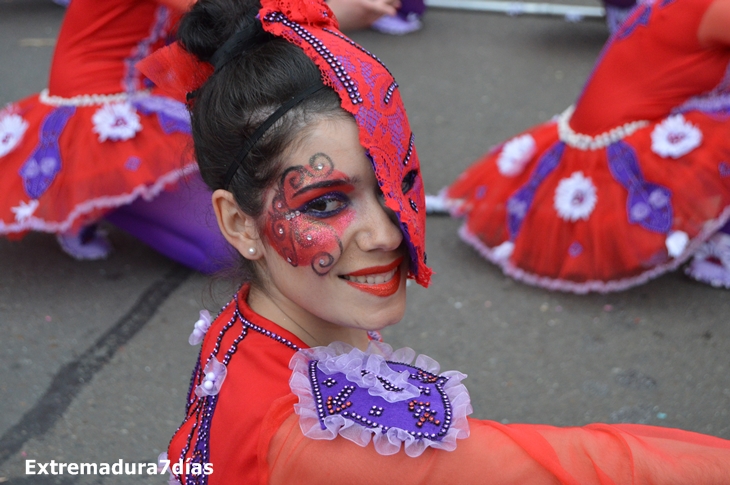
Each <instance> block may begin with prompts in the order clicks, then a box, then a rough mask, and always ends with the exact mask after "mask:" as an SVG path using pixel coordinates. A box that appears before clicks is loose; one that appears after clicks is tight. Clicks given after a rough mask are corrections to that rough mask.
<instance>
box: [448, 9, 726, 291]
mask: <svg viewBox="0 0 730 485" xmlns="http://www.w3.org/2000/svg"><path fill="white" fill-rule="evenodd" d="M710 2H711V0H697V1H695V0H675V1H674V2H669V3H667V2H660V1H656V2H652V3H651V5H650V6H648V7H639V9H637V11H636V12H635V13H634V14H633V15H632V16H631V17H630V18H629V19H628V20H627V21H626V23H625V24H624V27H623V28H622V29H621V30H620V31H619V32H618V33H617V34H616V35H615V36H614V37H612V39H611V40H610V41H609V43H608V44H607V46H606V47H605V48H604V51H603V53H602V54H601V56H600V58H599V62H598V64H597V65H596V67H595V69H594V72H593V74H592V75H591V77H590V78H589V80H588V82H587V84H586V87H585V89H584V91H583V94H582V95H581V96H580V98H579V99H578V102H577V104H576V108H575V112H574V113H573V115H572V117H571V119H570V122H569V123H570V127H571V128H572V129H573V130H574V131H575V132H577V133H583V134H588V135H596V134H599V133H603V132H606V131H609V130H611V129H613V128H616V127H618V126H621V125H623V124H625V123H629V122H633V121H638V120H647V121H649V124H648V126H646V127H644V128H641V129H639V130H638V131H636V132H635V133H634V134H632V135H630V136H628V137H625V138H624V139H623V140H622V141H623V142H625V143H626V144H628V145H629V146H630V147H631V148H632V149H633V150H634V151H635V153H636V157H637V160H638V166H639V169H640V171H641V173H642V175H643V178H644V180H645V181H646V182H649V183H652V184H658V185H660V186H662V187H664V188H666V189H668V190H669V192H670V193H671V205H672V211H673V213H672V216H673V217H672V221H671V228H670V229H669V231H668V232H657V231H653V230H649V229H647V228H645V227H643V226H641V225H640V224H637V223H633V222H630V220H629V217H628V210H629V208H628V199H627V196H628V191H627V189H626V187H625V186H624V185H622V184H620V183H619V182H618V181H617V180H616V179H615V177H614V175H613V174H612V173H611V170H610V168H609V163H608V156H607V150H606V149H605V148H602V149H598V150H580V149H577V148H573V147H571V146H568V145H566V146H565V148H564V151H563V153H562V156H561V157H560V160H559V163H558V164H557V166H556V168H555V169H554V170H553V171H552V172H551V173H550V174H549V175H548V176H546V177H545V179H544V180H543V181H541V182H540V184H539V185H538V186H537V188H536V190H535V193H534V199H533V200H532V203H531V205H530V207H529V209H528V210H527V214H526V216H525V217H524V220H523V222H522V225H521V227H520V229H519V232H518V233H517V234H516V236H514V238H513V239H512V242H513V243H514V250H513V252H512V254H511V256H510V257H509V258H508V259H507V260H504V261H501V262H499V261H498V263H499V264H501V265H502V266H503V268H504V269H505V271H506V272H508V274H510V275H512V276H515V277H517V278H520V279H523V280H525V281H527V282H530V283H534V284H538V285H540V286H546V287H548V288H552V289H563V290H565V289H568V290H571V291H577V292H583V291H588V290H590V289H593V290H598V291H610V290H616V289H624V288H627V287H630V286H634V285H636V284H639V283H642V282H644V281H646V280H647V279H649V278H651V277H655V276H658V275H659V274H661V272H663V271H667V270H670V269H673V268H676V267H677V266H678V265H679V264H680V263H681V262H682V260H674V259H672V258H671V257H670V255H669V254H668V250H667V247H666V239H667V236H668V234H669V233H671V232H673V231H682V232H685V233H686V234H687V235H688V236H689V238H690V240H691V241H690V246H689V247H690V248H694V247H697V246H698V245H699V243H700V242H701V240H703V239H704V238H707V237H709V236H710V235H711V232H709V233H708V231H707V228H708V227H715V228H717V227H718V226H721V225H722V223H723V222H724V220H725V219H726V218H727V217H728V216H730V213H729V212H728V211H730V176H728V173H726V172H727V170H725V168H724V165H723V163H725V164H727V161H728V160H730V137H728V136H727V133H728V130H729V129H730V118H728V115H727V114H721V113H718V114H714V113H712V114H708V113H705V112H701V111H698V110H690V111H688V112H685V113H684V114H683V115H684V118H685V119H686V120H687V121H688V122H690V123H691V124H693V125H694V126H695V127H696V128H698V129H699V130H700V132H701V133H702V142H701V144H700V145H699V146H698V147H697V148H694V149H693V150H691V151H689V152H688V153H686V154H685V155H683V156H681V157H680V158H678V159H675V158H665V157H662V156H660V155H658V154H657V153H655V152H654V151H653V150H652V132H653V131H654V128H655V127H656V125H657V124H658V123H660V122H662V121H663V119H664V118H665V117H666V116H669V115H670V114H671V112H672V110H673V109H675V108H676V107H677V106H679V105H681V104H682V103H684V102H686V101H687V100H688V99H690V98H692V97H693V96H696V95H700V94H702V93H706V92H708V91H712V90H713V89H717V90H721V89H727V86H725V88H723V83H727V82H728V81H730V78H729V77H728V72H730V71H728V69H729V63H730V46H726V47H724V48H712V49H703V48H702V47H701V46H700V45H699V42H698V41H697V28H698V24H699V22H700V20H701V19H702V15H703V13H704V12H705V11H706V9H707V7H708V5H709V4H710ZM665 3H667V5H664V4H665ZM647 12H649V13H650V15H648V16H646V17H645V15H646V14H647ZM644 21H646V22H645V23H644ZM727 22H728V26H729V27H728V28H730V18H728V19H727ZM634 24H635V25H634ZM627 26H630V27H627ZM632 29H633V30H632ZM525 133H526V134H529V135H531V136H532V137H533V138H534V140H535V144H536V149H535V153H534V155H533V156H531V157H530V158H529V161H528V162H527V164H526V166H525V168H524V170H523V171H522V172H521V173H520V174H519V175H516V176H506V175H503V174H502V173H500V171H499V169H498V166H497V160H498V159H499V157H500V155H501V153H502V146H499V147H496V148H495V149H494V150H492V151H490V152H489V153H487V154H486V155H485V156H484V157H483V158H482V159H481V160H479V161H477V162H476V163H475V164H474V165H472V166H471V167H470V168H468V169H467V170H466V171H465V172H464V173H463V174H462V175H461V176H460V177H459V179H457V180H456V181H455V182H454V183H453V184H452V185H451V186H450V187H449V188H448V189H447V196H448V197H450V198H454V199H463V200H464V201H465V205H464V206H463V208H462V214H463V215H465V218H466V225H465V227H466V230H467V231H468V234H470V235H472V236H473V237H474V238H476V239H477V242H475V241H474V239H469V238H467V239H469V241H470V242H471V243H472V244H474V245H475V246H477V247H478V248H479V249H481V250H483V251H484V246H486V247H487V248H495V247H497V246H499V245H500V244H502V243H504V242H505V241H509V240H510V233H509V231H508V208H507V205H508V203H509V201H510V199H511V198H512V197H514V196H515V194H516V193H517V192H518V190H520V189H522V188H524V187H526V186H527V185H528V182H529V181H530V179H531V177H532V176H533V174H534V173H535V169H536V167H537V165H538V162H539V161H540V160H541V158H542V157H543V156H544V155H545V154H546V152H547V151H548V150H549V149H550V148H551V147H554V146H556V144H557V143H558V142H559V136H558V129H557V125H556V123H555V122H548V123H545V124H542V125H539V126H536V127H534V128H531V129H530V130H528V131H526V132H525ZM724 161H725V162H724ZM728 169H730V166H728ZM576 172H581V173H582V174H583V175H584V176H585V177H587V178H589V179H590V180H591V182H592V183H593V185H594V186H595V187H596V196H597V203H596V205H595V208H594V210H593V211H592V212H591V213H590V216H589V217H588V218H585V219H577V220H574V221H568V220H565V219H563V218H561V217H559V214H558V212H557V211H556V209H555V202H554V200H555V194H556V188H557V186H558V184H559V183H560V182H561V181H562V180H565V179H566V178H568V177H570V176H571V175H572V174H574V173H576ZM538 241H539V244H538V243H537V242H538ZM576 248H579V249H576ZM688 254H689V253H687V254H685V255H684V257H685V258H686V257H688Z"/></svg>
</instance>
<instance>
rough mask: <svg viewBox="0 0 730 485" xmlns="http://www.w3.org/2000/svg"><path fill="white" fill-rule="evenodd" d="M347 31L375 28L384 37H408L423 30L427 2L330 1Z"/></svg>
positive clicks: (415, 0)
mask: <svg viewBox="0 0 730 485" xmlns="http://www.w3.org/2000/svg"><path fill="white" fill-rule="evenodd" d="M327 5H328V6H329V7H330V8H331V9H332V11H333V12H334V14H335V17H337V21H338V22H339V24H340V28H341V29H342V30H343V31H345V32H348V31H352V30H358V29H365V28H368V27H369V28H372V29H374V30H377V31H379V32H382V33H384V34H391V35H405V34H410V33H411V32H415V31H417V30H420V29H421V27H423V24H422V23H421V19H422V18H423V14H424V13H425V12H426V4H425V2H424V0H329V1H328V2H327Z"/></svg>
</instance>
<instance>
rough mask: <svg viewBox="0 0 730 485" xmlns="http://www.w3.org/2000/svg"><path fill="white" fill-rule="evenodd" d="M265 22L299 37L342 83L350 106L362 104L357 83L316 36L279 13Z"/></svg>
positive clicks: (273, 13)
mask: <svg viewBox="0 0 730 485" xmlns="http://www.w3.org/2000/svg"><path fill="white" fill-rule="evenodd" d="M264 20H265V21H266V22H272V23H274V22H276V23H281V24H283V25H285V26H286V27H288V28H290V29H291V30H292V31H294V33H295V34H296V35H298V36H299V37H301V38H302V39H303V40H304V41H305V42H306V43H307V44H309V45H310V46H311V47H312V48H313V49H314V50H315V51H316V52H317V54H319V55H320V56H321V57H322V59H324V60H325V62H327V64H328V65H329V67H330V69H332V71H333V72H334V73H335V76H336V77H337V79H338V80H339V81H340V83H342V85H343V86H344V87H345V89H346V91H347V95H348V96H349V98H350V102H351V103H352V104H362V102H363V100H362V96H361V95H360V91H359V90H358V88H357V83H356V82H355V80H354V79H352V77H350V75H349V74H348V73H347V71H346V70H345V68H344V66H343V65H342V62H340V60H339V59H338V58H337V56H335V55H334V54H332V52H330V50H329V49H328V48H327V46H325V45H324V43H323V42H322V41H321V40H319V39H318V38H317V37H316V36H314V35H312V34H311V33H310V32H309V31H308V30H307V29H305V28H304V27H302V26H301V25H299V24H298V23H296V22H292V21H291V20H289V19H288V18H287V17H286V15H284V14H283V13H281V12H272V13H269V14H267V15H266V17H265V18H264Z"/></svg>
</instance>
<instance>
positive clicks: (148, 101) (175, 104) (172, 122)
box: [133, 96, 192, 135]
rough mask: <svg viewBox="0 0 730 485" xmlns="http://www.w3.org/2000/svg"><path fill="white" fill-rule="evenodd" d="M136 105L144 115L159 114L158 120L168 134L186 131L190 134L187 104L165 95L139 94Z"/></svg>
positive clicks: (135, 100)
mask: <svg viewBox="0 0 730 485" xmlns="http://www.w3.org/2000/svg"><path fill="white" fill-rule="evenodd" d="M133 104H134V107H135V108H136V109H137V111H139V112H140V113H142V114H143V115H146V116H149V115H151V114H156V115H157V122H158V123H159V124H160V127H161V128H162V131H164V132H165V134H167V135H171V134H172V133H185V134H187V135H190V134H191V133H192V132H191V128H190V114H189V113H188V110H187V109H186V108H185V105H184V104H182V103H180V102H179V101H175V100H174V99H170V98H166V97H164V96H139V97H137V98H135V99H134V102H133Z"/></svg>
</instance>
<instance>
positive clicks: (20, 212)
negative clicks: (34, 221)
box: [10, 199, 38, 222]
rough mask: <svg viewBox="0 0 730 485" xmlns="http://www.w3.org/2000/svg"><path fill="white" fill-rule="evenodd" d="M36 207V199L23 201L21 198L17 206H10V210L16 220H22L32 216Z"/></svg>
mask: <svg viewBox="0 0 730 485" xmlns="http://www.w3.org/2000/svg"><path fill="white" fill-rule="evenodd" d="M37 208H38V201H37V200H35V199H34V200H31V201H30V202H24V201H22V200H21V201H20V204H19V205H18V206H16V207H11V208H10V210H11V211H13V213H14V214H15V220H16V221H17V222H23V221H25V220H26V219H28V218H29V217H30V216H32V215H33V213H34V212H35V210H36V209H37Z"/></svg>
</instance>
